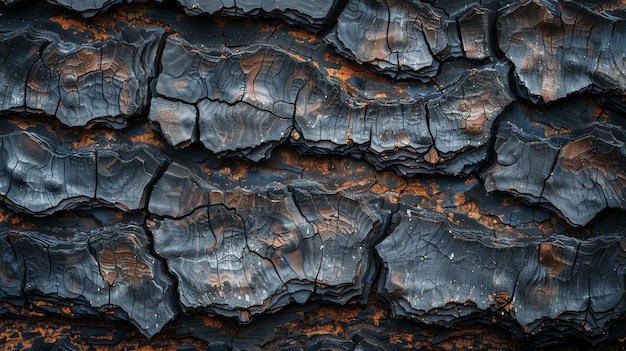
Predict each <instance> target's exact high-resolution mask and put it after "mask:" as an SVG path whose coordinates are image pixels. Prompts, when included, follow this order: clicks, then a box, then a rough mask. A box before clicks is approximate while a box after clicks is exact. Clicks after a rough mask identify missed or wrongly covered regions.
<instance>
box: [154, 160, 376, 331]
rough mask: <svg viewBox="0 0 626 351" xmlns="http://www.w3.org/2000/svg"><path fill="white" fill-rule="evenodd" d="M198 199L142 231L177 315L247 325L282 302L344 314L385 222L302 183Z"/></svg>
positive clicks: (347, 199)
mask: <svg viewBox="0 0 626 351" xmlns="http://www.w3.org/2000/svg"><path fill="white" fill-rule="evenodd" d="M170 168H176V169H177V170H178V171H182V169H181V168H180V166H172V167H170ZM168 173H169V174H171V173H173V170H172V172H170V171H168V172H166V174H168ZM196 177H198V176H196ZM169 179H172V178H169ZM157 187H159V185H157ZM205 189H206V190H205V191H207V192H208V191H209V189H207V188H205ZM192 193H193V192H192ZM220 195H221V196H220ZM203 199H205V200H208V201H207V202H206V203H198V204H197V208H196V209H195V210H194V211H193V212H191V213H189V214H185V215H184V216H182V217H176V216H175V215H176V214H180V213H181V212H180V211H178V210H177V209H174V212H175V213H165V211H163V212H162V214H163V215H164V216H171V217H172V218H155V219H153V220H151V221H149V222H148V228H149V229H150V231H151V232H152V233H153V235H154V240H155V251H156V253H157V254H158V255H159V256H161V257H163V258H165V259H166V260H167V262H168V266H169V267H170V271H171V272H172V273H173V274H174V275H175V276H176V277H177V280H178V284H179V294H180V299H181V303H182V305H183V307H184V308H185V309H202V310H207V311H210V312H213V313H217V314H220V315H225V316H236V317H238V318H239V319H240V320H241V321H243V322H248V321H249V319H250V318H251V317H252V316H254V315H257V314H260V313H262V312H265V311H274V310H276V309H278V308H280V307H283V306H284V305H286V304H287V303H289V302H290V301H296V302H298V303H305V302H306V301H308V300H309V299H310V298H321V299H325V300H329V301H333V302H339V303H343V304H345V303H347V302H348V301H349V300H350V299H351V298H353V297H362V295H363V294H364V293H366V292H367V291H368V288H369V284H370V281H369V280H368V279H369V275H370V274H371V272H372V269H373V266H372V263H373V261H372V256H371V254H372V252H371V251H372V250H371V249H372V246H373V245H374V243H375V242H376V240H377V238H378V237H379V236H380V235H381V234H382V229H383V228H384V227H385V223H386V221H387V218H386V216H387V214H386V213H385V212H382V210H381V209H380V207H378V206H379V205H377V204H375V203H373V204H369V203H368V202H365V201H363V200H361V199H359V198H358V197H354V196H353V195H351V194H348V193H344V192H337V191H329V190H326V189H324V188H322V187H321V186H320V185H317V184H315V183H310V182H295V183H291V185H289V186H288V187H287V186H284V185H278V184H274V185H267V186H260V187H253V188H250V189H244V188H241V187H236V188H234V189H232V190H227V191H224V193H223V194H218V193H215V192H214V193H213V194H212V195H210V194H207V196H206V197H205V198H203ZM185 207H186V205H185Z"/></svg>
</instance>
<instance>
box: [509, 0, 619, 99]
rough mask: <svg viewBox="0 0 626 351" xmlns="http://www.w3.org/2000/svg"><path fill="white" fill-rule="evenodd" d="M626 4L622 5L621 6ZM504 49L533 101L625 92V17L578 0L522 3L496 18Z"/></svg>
mask: <svg viewBox="0 0 626 351" xmlns="http://www.w3.org/2000/svg"><path fill="white" fill-rule="evenodd" d="M622 6H623V5H622ZM498 38H499V46H500V49H501V50H502V51H503V52H504V54H505V55H506V56H507V58H509V59H510V60H511V61H512V62H513V64H514V65H515V77H516V79H517V82H518V84H519V85H520V87H521V88H522V90H523V91H524V92H525V93H526V94H527V95H528V97H529V98H530V99H532V100H533V101H544V102H550V101H554V100H557V99H560V98H562V97H565V96H567V95H570V94H573V93H577V92H580V91H585V90H590V89H593V90H594V91H599V92H603V91H605V92H606V91H615V92H617V93H619V94H622V95H623V94H624V92H626V56H624V50H623V48H624V46H625V45H626V28H625V21H624V19H623V17H622V18H619V17H614V16H612V15H609V14H605V13H602V12H600V13H598V12H596V11H594V10H592V9H591V8H590V7H586V6H584V5H581V4H578V3H576V2H574V1H570V0H566V1H559V2H553V1H543V0H532V1H524V2H520V3H518V4H517V5H515V6H513V7H512V8H510V9H508V10H507V11H506V12H505V13H503V14H502V15H501V16H500V18H499V19H498Z"/></svg>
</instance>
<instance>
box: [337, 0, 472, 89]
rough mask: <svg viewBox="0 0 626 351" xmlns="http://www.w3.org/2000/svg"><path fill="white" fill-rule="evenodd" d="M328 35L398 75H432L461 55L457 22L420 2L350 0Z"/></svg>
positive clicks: (345, 51) (360, 58)
mask: <svg viewBox="0 0 626 351" xmlns="http://www.w3.org/2000/svg"><path fill="white" fill-rule="evenodd" d="M328 40H329V41H330V42H331V43H332V44H333V45H334V46H335V49H336V50H337V52H338V53H339V54H341V55H344V56H346V57H348V58H351V59H354V60H355V61H357V62H359V63H367V64H370V65H372V68H374V69H375V70H377V71H380V72H381V73H383V74H387V75H391V76H393V77H395V78H422V79H426V78H429V77H433V76H435V75H436V74H437V69H438V67H439V60H441V59H443V58H446V57H449V56H461V55H462V53H461V48H460V46H461V43H460V39H459V37H458V32H457V28H456V22H454V21H453V20H451V19H449V18H448V17H447V16H446V15H445V14H444V13H443V12H442V11H439V10H437V9H435V8H432V7H430V6H428V5H427V4H423V3H417V2H403V1H381V0H365V1H358V0H350V1H348V4H347V5H346V7H345V8H344V10H343V11H342V12H341V14H340V15H339V18H338V20H337V27H336V31H335V32H333V33H331V34H330V35H329V37H328Z"/></svg>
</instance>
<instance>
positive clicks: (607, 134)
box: [485, 123, 626, 226]
mask: <svg viewBox="0 0 626 351" xmlns="http://www.w3.org/2000/svg"><path fill="white" fill-rule="evenodd" d="M625 141H626V133H625V132H624V129H623V128H621V127H619V126H615V125H611V124H608V123H593V124H591V125H588V126H585V127H581V128H578V129H575V130H572V131H571V132H565V133H562V134H559V135H554V136H549V137H543V136H541V135H535V134H530V133H527V132H525V131H524V130H522V129H520V128H519V127H518V126H516V125H515V124H511V123H509V124H502V125H501V126H500V127H499V129H498V133H497V137H496V144H495V150H496V160H495V162H494V164H493V165H492V167H490V168H489V169H488V170H487V171H486V173H485V188H486V189H487V191H493V190H502V191H508V192H510V193H511V194H513V195H514V196H518V197H520V198H522V199H524V200H526V201H528V202H531V203H538V204H541V205H543V206H546V207H548V208H551V209H553V210H555V211H556V212H557V213H558V214H559V215H560V216H561V217H563V218H564V219H565V220H567V221H568V222H570V223H571V224H573V225H581V226H582V225H585V224H587V223H588V222H589V221H590V220H591V219H593V218H594V217H595V216H596V214H597V213H599V212H600V211H602V210H603V209H605V208H607V207H608V208H620V209H625V208H626V202H624V189H626V174H624V170H625V169H626V159H625V154H626V150H625V149H624V142H625Z"/></svg>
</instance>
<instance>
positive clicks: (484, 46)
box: [457, 6, 494, 60]
mask: <svg viewBox="0 0 626 351" xmlns="http://www.w3.org/2000/svg"><path fill="white" fill-rule="evenodd" d="M457 21H458V23H459V32H460V33H461V43H462V44H463V52H464V54H465V57H467V58H468V59H474V60H482V59H486V58H487V57H490V56H492V46H493V45H494V43H493V42H492V40H491V34H492V33H493V28H492V27H493V26H492V25H491V22H490V20H489V10H488V9H486V8H484V7H478V6H472V7H471V8H470V9H469V10H467V12H465V13H464V14H463V15H462V16H459V18H458V19H457Z"/></svg>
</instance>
